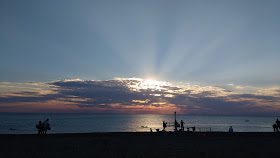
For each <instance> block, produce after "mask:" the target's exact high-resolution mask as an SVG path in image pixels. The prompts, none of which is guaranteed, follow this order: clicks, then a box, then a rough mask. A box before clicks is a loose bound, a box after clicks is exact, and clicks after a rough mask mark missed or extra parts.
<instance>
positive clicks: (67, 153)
mask: <svg viewBox="0 0 280 158" xmlns="http://www.w3.org/2000/svg"><path fill="white" fill-rule="evenodd" d="M204 134H205V135H204ZM0 140H1V141H0V152H1V156H0V157H1V158H6V157H7V158H9V157H11V158H12V157H13V158H23V157H27V158H33V157H38V158H45V157H51V158H62V157H66V158H72V157H75V158H76V157H82V158H86V157H92V158H93V157H117V158H149V157H151V158H156V157H189V158H204V157H213V158H219V157H225V158H243V157H246V158H254V157H257V158H261V157H270V158H271V157H275V158H276V157H280V135H279V134H277V133H234V135H229V134H228V133H223V132H219V133H215V132H211V133H192V132H185V133H173V132H172V133H138V132H137V133H136V132H134V133H133V132H132V133H125V132H122V133H81V134H78V133H77V134H50V135H44V136H42V135H26V134H25V135H24V134H22V135H0Z"/></svg>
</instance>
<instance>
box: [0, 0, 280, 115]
mask: <svg viewBox="0 0 280 158" xmlns="http://www.w3.org/2000/svg"><path fill="white" fill-rule="evenodd" d="M279 6H280V1H278V0H246V1H244V0H211V1H207V0H193V1H189V0H182V1H181V0H174V1H169V0H141V1H136V0H119V1H112V0H102V1H86V0H81V1H72V0H67V1H64V0H61V1H54V0H49V1H37V0H27V1H20V0H13V1H10V0H1V1H0V53H1V58H0V112H71V113H76V112H77V113H84V112H90V113H162V114H165V113H173V111H177V113H181V114H203V115H279V114H280V83H279V81H280V71H279V70H278V68H279V67H280V62H279V61H278V60H279V59H280V29H279V28H280V18H279V17H280V8H279Z"/></svg>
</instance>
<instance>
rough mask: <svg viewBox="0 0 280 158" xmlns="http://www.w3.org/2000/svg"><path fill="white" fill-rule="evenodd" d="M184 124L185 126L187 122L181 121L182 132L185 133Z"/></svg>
mask: <svg viewBox="0 0 280 158" xmlns="http://www.w3.org/2000/svg"><path fill="white" fill-rule="evenodd" d="M184 124H185V122H184V121H183V120H181V130H183V131H184Z"/></svg>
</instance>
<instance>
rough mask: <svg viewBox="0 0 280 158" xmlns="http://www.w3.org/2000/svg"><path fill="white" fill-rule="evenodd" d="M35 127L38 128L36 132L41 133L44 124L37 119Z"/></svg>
mask: <svg viewBox="0 0 280 158" xmlns="http://www.w3.org/2000/svg"><path fill="white" fill-rule="evenodd" d="M36 128H37V129H38V134H43V131H44V124H43V123H42V121H39V124H38V125H36Z"/></svg>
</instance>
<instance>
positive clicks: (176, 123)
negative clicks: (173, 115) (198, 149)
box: [174, 120, 179, 131]
mask: <svg viewBox="0 0 280 158" xmlns="http://www.w3.org/2000/svg"><path fill="white" fill-rule="evenodd" d="M178 125H179V123H178V122H177V120H175V129H174V131H178V130H177V127H178Z"/></svg>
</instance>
